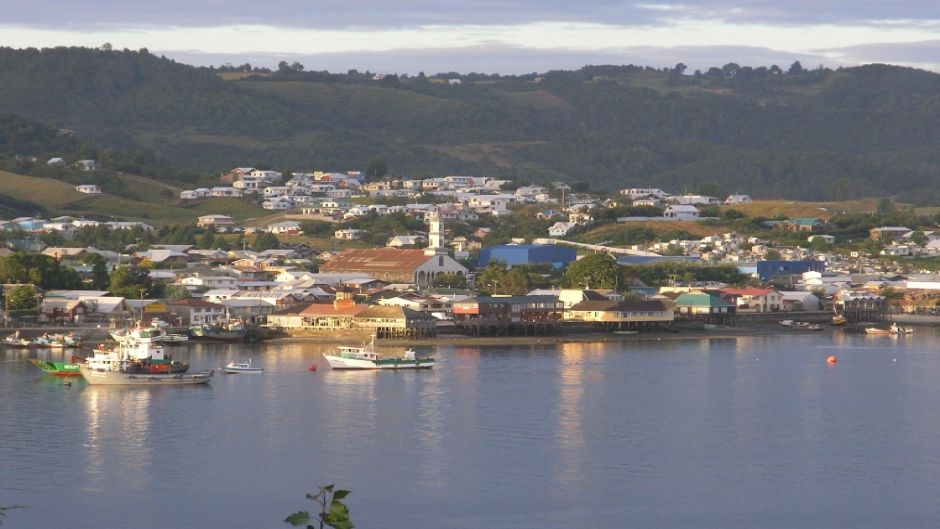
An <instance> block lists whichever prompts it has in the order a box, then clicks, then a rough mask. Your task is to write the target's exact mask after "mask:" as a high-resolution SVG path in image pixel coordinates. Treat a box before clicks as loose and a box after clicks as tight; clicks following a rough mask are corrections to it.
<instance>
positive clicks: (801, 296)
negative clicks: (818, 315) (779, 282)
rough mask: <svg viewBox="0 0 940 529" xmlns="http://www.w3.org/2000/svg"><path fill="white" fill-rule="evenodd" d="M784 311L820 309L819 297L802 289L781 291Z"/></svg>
mask: <svg viewBox="0 0 940 529" xmlns="http://www.w3.org/2000/svg"><path fill="white" fill-rule="evenodd" d="M780 295H781V296H782V297H783V310H784V311H788V312H790V311H803V310H819V308H820V307H819V297H818V296H816V294H813V293H812V292H805V291H802V290H785V291H781V292H780Z"/></svg>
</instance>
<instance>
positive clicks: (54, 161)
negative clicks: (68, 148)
mask: <svg viewBox="0 0 940 529" xmlns="http://www.w3.org/2000/svg"><path fill="white" fill-rule="evenodd" d="M46 165H48V166H50V167H65V166H66V161H65V159H63V158H59V157H54V158H49V160H48V161H46Z"/></svg>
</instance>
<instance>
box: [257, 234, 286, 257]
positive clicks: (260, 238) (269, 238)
mask: <svg viewBox="0 0 940 529" xmlns="http://www.w3.org/2000/svg"><path fill="white" fill-rule="evenodd" d="M280 247H281V241H279V240H277V237H276V236H275V235H274V234H273V233H267V232H265V233H260V234H258V235H257V236H256V237H255V240H254V241H252V243H251V249H252V250H254V251H256V252H263V251H265V250H273V249H275V248H280Z"/></svg>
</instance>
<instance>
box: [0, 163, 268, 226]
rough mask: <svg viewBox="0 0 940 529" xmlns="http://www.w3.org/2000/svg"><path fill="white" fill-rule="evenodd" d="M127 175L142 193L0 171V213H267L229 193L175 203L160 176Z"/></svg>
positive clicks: (171, 216) (131, 216)
mask: <svg viewBox="0 0 940 529" xmlns="http://www.w3.org/2000/svg"><path fill="white" fill-rule="evenodd" d="M124 178H126V179H127V182H128V185H133V186H134V189H135V190H136V191H137V192H138V194H139V196H140V198H139V199H130V198H126V197H121V196H116V195H110V194H107V193H105V194H102V195H86V194H84V193H79V192H78V191H76V190H75V189H74V187H73V186H72V185H71V184H69V183H66V182H62V181H59V180H55V179H51V178H43V177H36V176H26V175H20V174H15V173H10V172H7V171H0V215H2V216H5V217H15V216H19V215H35V214H37V213H42V214H46V215H50V216H56V215H74V216H82V217H87V218H92V219H100V220H112V219H115V218H116V219H122V220H138V221H143V222H147V223H149V224H154V225H158V226H160V225H165V224H191V223H194V222H195V221H196V217H198V216H200V215H207V214H211V213H220V212H225V214H227V215H231V216H233V217H235V218H236V219H239V220H244V219H248V218H253V217H256V216H260V215H263V214H265V213H266V211H265V210H263V209H261V208H260V207H257V206H252V205H250V204H249V203H248V202H245V201H243V200H237V199H226V198H213V199H209V200H204V201H200V202H196V203H192V204H176V205H171V204H172V203H175V202H176V201H173V200H172V199H167V197H165V196H164V195H163V194H162V193H161V191H162V189H164V188H163V186H162V184H160V183H159V182H155V181H152V180H150V179H147V178H144V177H141V176H134V175H125V176H124ZM177 192H178V191H177Z"/></svg>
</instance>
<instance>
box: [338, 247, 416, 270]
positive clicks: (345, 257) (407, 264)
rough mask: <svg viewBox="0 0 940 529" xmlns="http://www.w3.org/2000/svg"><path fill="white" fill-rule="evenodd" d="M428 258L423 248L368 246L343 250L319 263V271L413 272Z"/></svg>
mask: <svg viewBox="0 0 940 529" xmlns="http://www.w3.org/2000/svg"><path fill="white" fill-rule="evenodd" d="M428 259H430V257H429V256H427V255H425V254H424V250H400V249H397V248H369V249H354V250H344V251H342V252H340V253H339V254H338V255H337V256H336V257H333V258H332V259H330V260H329V261H327V262H325V263H323V264H322V265H320V271H321V272H340V271H354V272H413V271H414V270H416V269H417V268H418V267H419V266H421V265H423V264H424V263H426V262H427V261H428Z"/></svg>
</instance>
